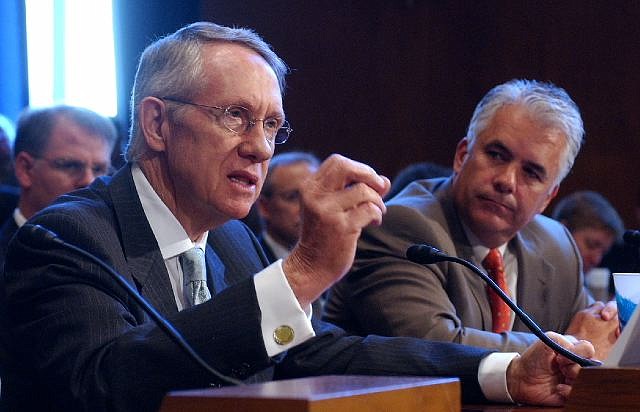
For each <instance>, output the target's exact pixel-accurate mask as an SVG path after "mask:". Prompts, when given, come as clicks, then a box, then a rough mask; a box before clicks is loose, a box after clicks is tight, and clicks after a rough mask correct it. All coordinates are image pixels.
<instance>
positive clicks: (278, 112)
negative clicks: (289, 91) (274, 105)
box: [223, 99, 287, 120]
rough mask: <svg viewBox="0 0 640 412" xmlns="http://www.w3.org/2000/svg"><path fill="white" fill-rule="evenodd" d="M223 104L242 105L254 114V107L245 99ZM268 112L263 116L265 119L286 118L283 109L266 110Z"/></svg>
mask: <svg viewBox="0 0 640 412" xmlns="http://www.w3.org/2000/svg"><path fill="white" fill-rule="evenodd" d="M223 106H225V107H226V106H242V107H244V108H247V109H249V111H251V114H252V115H254V116H255V115H256V108H255V107H254V106H253V104H251V103H250V102H249V101H248V100H245V99H238V100H236V101H234V102H231V103H225V104H224V105H223ZM267 113H268V114H267V115H266V116H265V119H273V118H279V119H283V120H284V119H286V118H287V117H286V115H285V113H284V110H274V111H272V112H267Z"/></svg>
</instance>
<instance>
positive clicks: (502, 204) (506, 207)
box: [478, 195, 515, 212]
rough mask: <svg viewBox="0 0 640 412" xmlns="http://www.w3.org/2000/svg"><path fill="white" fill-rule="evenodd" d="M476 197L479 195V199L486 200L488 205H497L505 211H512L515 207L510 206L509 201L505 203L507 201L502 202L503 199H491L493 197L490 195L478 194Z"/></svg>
mask: <svg viewBox="0 0 640 412" xmlns="http://www.w3.org/2000/svg"><path fill="white" fill-rule="evenodd" d="M478 197H479V198H480V200H482V201H483V202H486V203H488V204H490V205H493V206H494V207H498V208H500V209H503V210H507V211H510V212H513V211H514V210H515V207H514V206H512V205H511V204H510V203H507V202H504V201H500V200H496V199H493V198H492V197H490V196H483V195H480V196H478Z"/></svg>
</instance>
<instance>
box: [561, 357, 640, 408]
mask: <svg viewBox="0 0 640 412" xmlns="http://www.w3.org/2000/svg"><path fill="white" fill-rule="evenodd" d="M639 407H640V367H624V368H608V367H602V366H594V367H587V368H582V369H581V370H580V373H579V374H578V378H577V379H576V381H575V382H574V384H573V388H572V389H571V395H569V400H568V402H567V405H566V407H565V409H564V410H565V411H566V412H608V411H632V410H638V408H639Z"/></svg>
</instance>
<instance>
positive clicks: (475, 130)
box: [467, 79, 584, 184]
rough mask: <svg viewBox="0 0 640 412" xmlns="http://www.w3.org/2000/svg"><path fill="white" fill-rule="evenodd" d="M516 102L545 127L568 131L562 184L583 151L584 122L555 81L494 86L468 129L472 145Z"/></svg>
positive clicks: (565, 132)
mask: <svg viewBox="0 0 640 412" xmlns="http://www.w3.org/2000/svg"><path fill="white" fill-rule="evenodd" d="M512 104H515V105H520V106H523V107H524V108H526V109H527V110H528V111H529V113H530V114H531V116H533V117H534V118H535V119H536V120H538V121H540V122H542V123H543V124H544V125H545V126H548V127H553V128H558V129H560V130H561V131H562V133H563V134H564V136H565V138H566V143H567V150H566V153H565V161H564V164H563V165H562V168H561V170H560V175H559V176H558V181H557V182H556V184H558V183H560V182H561V181H562V179H564V178H565V177H566V176H567V174H568V173H569V171H570V170H571V167H572V166H573V162H574V160H575V158H576V156H577V155H578V152H579V151H580V146H582V143H583V139H584V125H583V123H582V117H581V116H580V110H579V109H578V106H577V105H576V104H575V102H574V101H573V100H572V99H571V97H569V94H567V92H566V91H565V90H564V89H562V88H560V87H558V86H556V85H554V84H552V83H545V82H539V81H536V80H520V79H514V80H511V81H509V82H507V83H503V84H500V85H498V86H496V87H494V88H493V89H491V90H490V91H489V92H488V93H487V94H486V95H485V96H484V97H483V98H482V100H480V103H478V105H477V106H476V109H475V111H474V112H473V116H472V117H471V122H470V123H469V129H468V130H467V139H468V141H469V147H472V146H473V143H474V142H475V139H476V137H477V136H478V135H479V134H480V133H482V131H484V130H485V129H486V128H487V126H488V125H489V123H490V122H491V120H492V119H493V117H494V116H495V114H496V112H497V111H498V109H500V108H501V107H503V106H506V105H512Z"/></svg>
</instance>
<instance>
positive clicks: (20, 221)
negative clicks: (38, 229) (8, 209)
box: [13, 207, 27, 227]
mask: <svg viewBox="0 0 640 412" xmlns="http://www.w3.org/2000/svg"><path fill="white" fill-rule="evenodd" d="M13 220H15V221H16V225H17V226H18V227H22V225H24V224H25V223H27V218H26V217H24V215H23V214H22V212H21V211H20V209H19V208H17V207H16V208H15V210H14V211H13Z"/></svg>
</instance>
